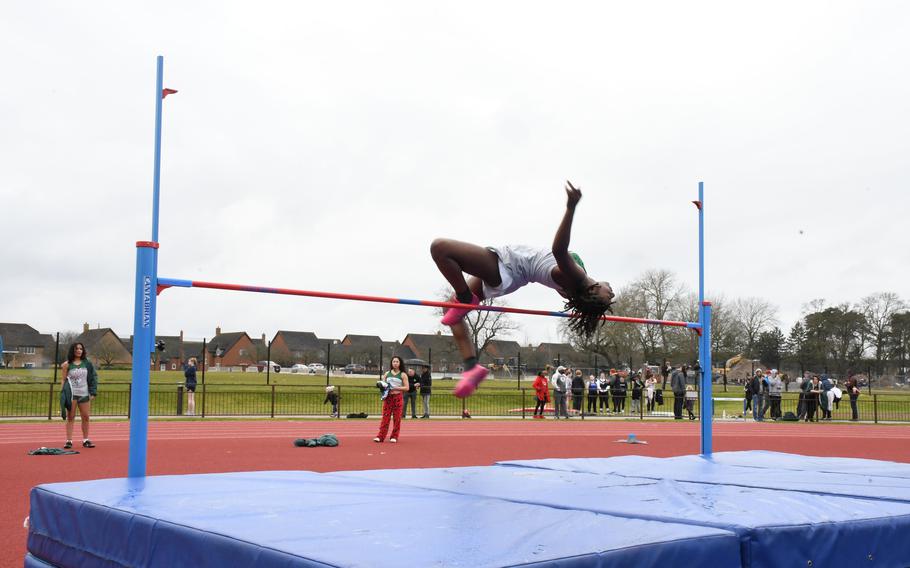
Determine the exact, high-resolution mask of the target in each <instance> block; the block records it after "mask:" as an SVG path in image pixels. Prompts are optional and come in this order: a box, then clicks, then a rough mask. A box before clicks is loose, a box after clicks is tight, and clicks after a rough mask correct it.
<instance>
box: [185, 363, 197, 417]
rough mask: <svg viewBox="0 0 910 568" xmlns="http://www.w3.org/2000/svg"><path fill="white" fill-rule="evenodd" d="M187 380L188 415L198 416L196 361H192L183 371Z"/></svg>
mask: <svg viewBox="0 0 910 568" xmlns="http://www.w3.org/2000/svg"><path fill="white" fill-rule="evenodd" d="M183 378H184V379H185V382H184V388H185V389H186V415H187V416H195V415H196V360H195V359H190V361H189V363H188V364H187V366H186V369H184V370H183Z"/></svg>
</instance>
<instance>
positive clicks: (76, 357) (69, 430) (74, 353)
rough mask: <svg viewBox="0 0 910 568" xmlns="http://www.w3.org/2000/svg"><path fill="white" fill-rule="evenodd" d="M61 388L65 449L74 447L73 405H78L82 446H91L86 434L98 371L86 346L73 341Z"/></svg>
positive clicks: (74, 412)
mask: <svg viewBox="0 0 910 568" xmlns="http://www.w3.org/2000/svg"><path fill="white" fill-rule="evenodd" d="M61 371H62V373H63V376H64V377H65V378H64V379H63V389H62V390H61V392H60V406H61V411H62V414H63V418H64V419H65V420H66V443H65V444H64V445H63V447H64V448H65V449H70V448H72V447H73V423H74V421H75V418H76V411H75V409H74V408H73V407H74V406H78V407H79V416H80V417H81V419H82V447H84V448H94V447H95V444H93V443H92V441H91V440H90V439H89V437H88V427H89V415H90V414H91V411H92V400H94V398H95V395H96V394H98V374H97V373H96V372H95V367H94V366H93V365H92V363H91V361H89V360H88V353H87V352H86V351H85V345H83V344H81V343H73V344H72V345H70V348H69V351H67V354H66V362H65V363H63V365H62V367H61Z"/></svg>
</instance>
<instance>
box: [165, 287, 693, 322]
mask: <svg viewBox="0 0 910 568" xmlns="http://www.w3.org/2000/svg"><path fill="white" fill-rule="evenodd" d="M172 286H173V287H180V288H211V289H214V290H231V291H235V292H257V293H260V294H281V295H285V296H307V297H310V298H328V299H332V300H354V301H357V302H378V303H382V304H405V305H409V306H429V307H433V308H467V309H470V310H479V311H486V312H503V313H508V314H525V315H532V316H551V317H558V318H571V317H575V316H574V315H573V314H571V313H568V312H554V311H548V310H529V309H525V308H510V307H506V306H488V305H484V304H480V305H474V304H460V303H458V302H438V301H434V300H409V299H407V298H386V297H383V296H364V295H360V294H344V293H339V292H317V291H314V290H294V289H292V288H270V287H266V286H250V285H246V284H223V283H220V282H203V281H200V280H178V279H176V278H158V290H157V291H158V292H159V293H160V292H161V291H163V290H164V289H166V288H170V287H172ZM600 319H602V320H604V321H612V322H618V323H636V324H643V325H662V326H669V327H685V328H689V329H694V330H696V331H701V324H699V323H693V322H688V321H673V320H657V319H645V318H632V317H624V316H603V317H601V318H600Z"/></svg>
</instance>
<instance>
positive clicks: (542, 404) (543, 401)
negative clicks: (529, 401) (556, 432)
mask: <svg viewBox="0 0 910 568" xmlns="http://www.w3.org/2000/svg"><path fill="white" fill-rule="evenodd" d="M534 393H535V394H536V395H537V396H536V399H537V404H536V406H535V407H534V418H539V419H542V418H543V411H544V409H546V407H547V403H548V402H550V381H549V380H548V379H547V372H546V371H540V372H539V373H537V378H536V379H534Z"/></svg>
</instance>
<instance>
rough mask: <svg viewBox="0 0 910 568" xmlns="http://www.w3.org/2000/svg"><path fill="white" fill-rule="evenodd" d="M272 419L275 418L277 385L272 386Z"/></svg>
mask: <svg viewBox="0 0 910 568" xmlns="http://www.w3.org/2000/svg"><path fill="white" fill-rule="evenodd" d="M272 418H275V385H272Z"/></svg>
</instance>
